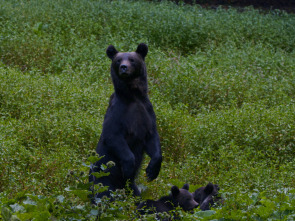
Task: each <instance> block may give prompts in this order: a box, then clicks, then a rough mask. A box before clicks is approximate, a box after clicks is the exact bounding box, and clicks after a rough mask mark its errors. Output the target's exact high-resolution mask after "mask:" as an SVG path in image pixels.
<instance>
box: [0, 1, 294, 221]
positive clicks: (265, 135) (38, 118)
mask: <svg viewBox="0 0 295 221" xmlns="http://www.w3.org/2000/svg"><path fill="white" fill-rule="evenodd" d="M0 6H1V7H0V27H1V28H0V59H1V65H0V79H1V81H0V122H1V123H0V145H1V148H0V162H1V163H0V171H2V173H1V175H0V207H2V210H1V212H0V219H1V218H2V219H3V220H9V219H11V217H12V216H13V214H14V215H17V216H18V218H20V219H21V220H30V219H32V218H35V219H37V220H38V219H40V220H42V219H43V220H44V219H45V218H44V217H46V219H49V217H53V216H54V217H57V219H60V220H62V219H65V220H74V218H73V217H74V215H73V214H72V213H71V214H72V215H69V213H67V212H65V211H66V210H65V209H64V210H62V209H61V207H59V208H58V209H55V207H54V206H53V207H52V205H55V204H54V202H56V200H57V201H58V202H59V203H61V204H63V203H64V204H63V206H64V208H66V204H69V202H70V203H71V205H72V204H74V205H76V206H77V208H80V207H78V205H84V207H83V208H84V209H83V210H81V209H80V210H77V211H78V212H77V211H76V213H75V214H80V219H81V220H83V219H92V218H93V219H95V217H96V215H95V214H96V213H95V212H94V211H93V210H92V209H91V207H90V205H88V204H87V203H85V202H83V200H79V197H78V198H75V197H74V196H73V195H69V193H68V192H67V191H65V188H66V187H68V186H73V185H75V183H76V182H75V180H73V179H69V177H68V176H67V175H68V173H69V171H71V170H80V169H81V165H82V163H83V162H84V161H85V160H86V159H87V155H88V154H89V152H91V151H93V150H94V149H95V146H96V144H97V142H98V139H99V136H100V133H101V130H102V122H103V118H104V114H105V111H106V108H107V105H108V100H109V96H110V95H111V93H112V91H113V86H112V82H111V79H110V74H109V67H110V61H109V59H108V58H107V56H106V55H105V50H106V48H107V46H108V45H109V44H113V45H115V46H116V48H118V49H119V50H120V51H133V50H135V49H136V46H137V44H138V43H140V42H145V43H147V44H148V45H149V54H148V56H147V59H146V64H147V69H148V74H149V76H148V77H149V88H150V92H149V93H150V98H151V100H152V103H153V105H154V109H155V112H156V115H157V123H158V130H159V133H160V137H161V145H162V149H163V155H164V162H163V166H162V170H161V172H160V175H159V177H158V178H157V180H155V181H153V182H151V183H147V182H146V180H145V177H144V168H145V167H146V165H147V160H148V159H146V161H145V162H144V165H143V167H142V171H141V173H140V175H139V177H138V183H140V184H141V188H143V189H144V193H143V197H147V196H151V197H152V198H154V199H156V198H158V197H160V196H162V195H164V194H166V193H167V191H168V190H169V189H170V187H169V186H170V185H172V184H173V185H179V186H181V185H183V184H184V183H186V182H188V183H189V184H191V187H190V189H191V191H193V190H194V189H196V188H197V187H200V186H204V185H205V184H206V183H207V182H209V181H210V182H213V183H218V184H219V185H220V188H221V191H220V192H221V193H222V195H223V197H224V198H225V199H226V200H225V204H224V205H223V207H221V208H217V209H214V210H212V211H210V212H201V211H196V212H195V213H194V214H186V213H183V212H181V211H178V212H179V214H180V216H181V217H182V219H183V220H186V219H187V220H192V219H195V220H197V219H204V220H213V219H215V220H223V219H229V220H292V218H294V216H295V215H294V214H295V195H294V194H295V190H294V182H295V180H294V177H295V174H294V171H295V170H294V169H295V161H294V155H295V153H294V150H295V147H294V145H295V129H294V123H295V122H294V121H295V120H294V119H295V116H294V113H295V110H294V109H295V104H294V94H295V81H294V79H295V76H294V73H295V62H294V60H295V52H294V48H295V38H294V37H293V36H295V28H294V27H295V17H294V15H293V14H287V13H285V12H283V11H279V10H275V11H271V12H270V13H260V12H259V11H257V10H254V9H253V8H246V10H244V11H243V12H238V11H236V10H235V9H232V8H230V9H228V10H224V9H222V8H218V9H216V10H207V9H203V8H201V7H199V6H198V5H194V6H186V5H180V6H177V5H175V4H173V3H171V2H167V1H162V2H146V1H117V0H115V1H107V0H104V1H94V0H93V1H90V0H80V1H67V0H55V1H43V0H42V1H37V0H32V1H16V0H15V1H14V0H12V1H2V2H0ZM82 170H84V171H87V168H86V169H85V168H84V169H82ZM85 179H86V178H85ZM86 180H87V179H86ZM85 182H86V181H85ZM38 195H39V196H42V197H43V198H44V200H43V201H42V200H41V198H42V197H41V198H40V197H39V198H36V196H38ZM28 196H30V199H31V200H32V201H34V202H38V203H39V204H40V205H42V206H39V208H43V209H42V211H43V212H44V213H43V212H42V213H40V211H38V213H40V214H43V215H44V217H42V215H40V217H41V218H40V217H39V218H38V217H37V215H36V214H37V212H36V211H35V210H34V209H32V207H33V205H31V204H33V203H32V202H31V201H29V203H28V201H24V200H28V199H27V198H26V197H28ZM60 196H65V198H66V200H61V199H63V198H61V197H60ZM43 198H42V199H43ZM133 201H134V199H132V197H129V198H126V199H125V201H124V200H123V201H122V205H121V206H122V208H129V210H127V209H126V210H124V211H125V212H123V211H121V210H119V209H118V211H117V210H116V209H114V208H117V207H116V205H113V204H110V205H111V206H110V208H113V210H109V212H108V214H109V215H110V214H115V212H114V211H117V212H116V214H117V215H116V216H117V217H119V216H120V214H121V215H122V216H123V215H124V217H125V218H122V217H121V218H120V219H131V217H133V218H132V219H135V218H134V216H133V212H132V211H131V209H132V208H134V205H133V204H132V202H133ZM24 202H25V203H24ZM30 203H31V204H30ZM16 205H19V206H22V207H24V208H25V210H26V213H25V212H24V211H23V210H21V209H19V208H20V207H16ZM28 205H31V207H30V208H29V207H27V206H28ZM124 206H125V207H124ZM51 207H52V208H51ZM7 208H8V209H7ZM17 208H18V209H17ZM48 208H51V209H48ZM130 208H131V209H130ZM28 211H31V215H30V216H29V215H28V213H29V212H28ZM110 211H113V212H110ZM120 211H121V212H120ZM126 211H127V212H126ZM24 214H26V215H24ZM32 214H35V215H32ZM89 214H90V215H89ZM91 214H92V215H91ZM118 214H119V215H118ZM30 217H31V218H30ZM89 217H92V218H89ZM126 217H128V218H126ZM14 218H15V217H14ZM101 219H102V220H103V217H101ZM113 219H114V217H113ZM117 219H118V218H117ZM146 219H148V217H147V218H146Z"/></svg>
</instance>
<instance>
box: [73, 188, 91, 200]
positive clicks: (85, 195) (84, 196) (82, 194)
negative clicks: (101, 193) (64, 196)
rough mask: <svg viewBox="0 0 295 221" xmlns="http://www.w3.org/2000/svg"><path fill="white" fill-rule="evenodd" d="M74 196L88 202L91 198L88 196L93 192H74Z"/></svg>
mask: <svg viewBox="0 0 295 221" xmlns="http://www.w3.org/2000/svg"><path fill="white" fill-rule="evenodd" d="M71 192H72V193H73V194H74V195H76V196H77V197H79V198H80V199H81V200H82V201H84V202H88V201H89V198H88V196H89V195H90V194H91V191H88V190H72V191H71Z"/></svg>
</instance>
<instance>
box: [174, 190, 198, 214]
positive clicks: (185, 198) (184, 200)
mask: <svg viewBox="0 0 295 221" xmlns="http://www.w3.org/2000/svg"><path fill="white" fill-rule="evenodd" d="M188 190H189V185H188V184H185V185H184V186H183V187H182V188H181V189H179V188H178V187H177V186H173V187H172V188H171V194H172V197H173V199H174V200H175V201H176V202H177V203H178V205H179V206H180V207H181V208H182V209H183V210H185V211H190V210H193V209H194V208H197V207H198V206H199V204H198V203H197V202H196V201H195V200H194V197H193V194H191V193H190V192H189V191H188Z"/></svg>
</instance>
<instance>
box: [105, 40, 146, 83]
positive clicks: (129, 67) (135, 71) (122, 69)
mask: <svg viewBox="0 0 295 221" xmlns="http://www.w3.org/2000/svg"><path fill="white" fill-rule="evenodd" d="M106 53H107V56H108V57H109V58H110V59H111V60H112V66H111V67H112V72H114V73H115V74H116V75H117V76H118V77H119V78H120V79H122V80H125V79H133V78H136V77H138V76H140V75H142V74H145V63H144V58H145V56H146V55H147V53H148V47H147V45H146V44H144V43H141V44H139V45H138V47H137V49H136V51H135V52H118V51H117V50H116V48H115V47H114V46H113V45H110V46H109V47H108V48H107V51H106Z"/></svg>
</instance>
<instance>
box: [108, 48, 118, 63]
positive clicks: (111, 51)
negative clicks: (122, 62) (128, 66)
mask: <svg viewBox="0 0 295 221" xmlns="http://www.w3.org/2000/svg"><path fill="white" fill-rule="evenodd" d="M106 52H107V56H108V57H109V58H110V59H111V60H113V59H114V57H115V55H116V54H117V53H118V51H117V50H116V48H115V47H114V46H113V45H110V46H109V47H108V48H107V51H106Z"/></svg>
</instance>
